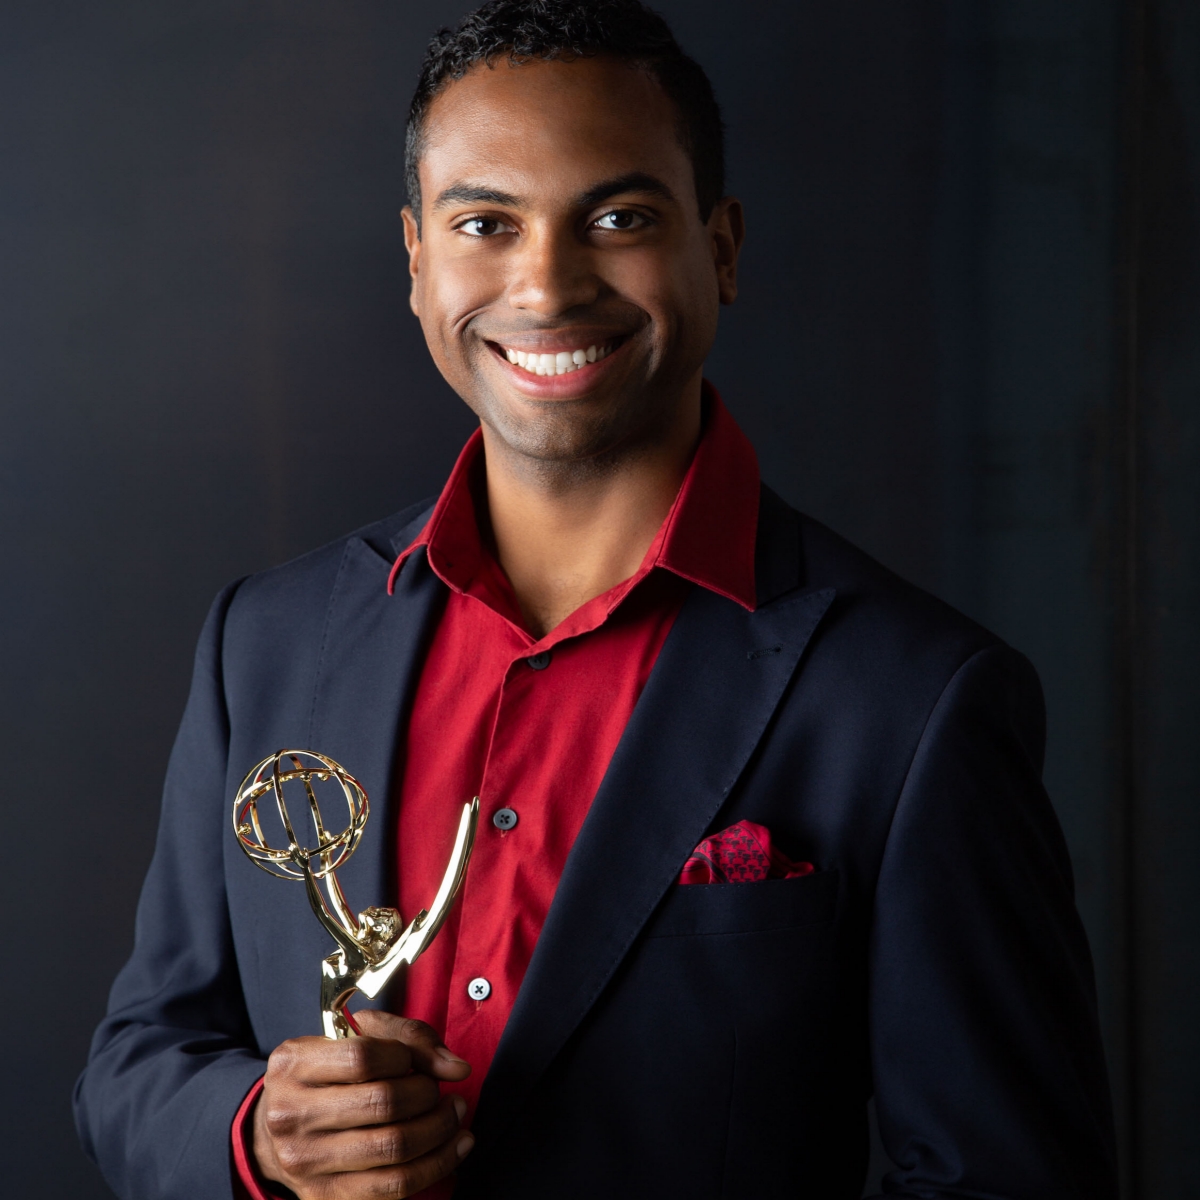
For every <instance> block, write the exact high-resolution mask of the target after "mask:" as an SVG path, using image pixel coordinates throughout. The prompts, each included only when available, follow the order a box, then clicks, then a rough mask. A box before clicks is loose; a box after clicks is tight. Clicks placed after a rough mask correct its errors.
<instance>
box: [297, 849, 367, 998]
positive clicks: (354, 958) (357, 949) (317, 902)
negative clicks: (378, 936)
mask: <svg viewBox="0 0 1200 1200" xmlns="http://www.w3.org/2000/svg"><path fill="white" fill-rule="evenodd" d="M301 865H302V866H303V868H304V890H305V891H306V892H307V893H308V902H309V904H310V905H311V906H312V910H313V912H314V913H316V916H317V920H318V921H320V922H321V924H322V925H324V926H325V928H326V930H328V932H329V935H330V936H331V937H332V938H333V940H334V941H335V942H337V944H338V945H339V946H340V947H341V948H342V952H343V953H344V954H345V956H346V963H347V970H348V971H349V973H350V974H351V975H354V974H356V973H357V972H359V971H361V970H363V969H364V968H365V967H366V965H367V960H366V956H365V955H364V954H363V949H362V946H360V945H359V944H358V939H357V938H356V937H355V936H354V934H353V933H351V932H350V930H348V929H347V928H346V927H345V926H344V925H343V924H342V923H341V922H340V921H339V920H338V919H337V917H335V916H334V914H333V913H332V912H331V911H330V909H329V905H328V904H327V903H326V902H325V897H324V896H322V895H321V889H320V888H319V887H318V886H317V881H316V879H315V878H314V877H313V872H312V867H311V865H310V864H309V862H308V859H307V858H306V859H305V860H304V861H303V863H302V864H301ZM338 891H339V894H340V891H341V889H340V888H339V889H338Z"/></svg>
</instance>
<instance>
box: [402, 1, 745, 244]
mask: <svg viewBox="0 0 1200 1200" xmlns="http://www.w3.org/2000/svg"><path fill="white" fill-rule="evenodd" d="M601 54H603V55H609V56H611V57H613V58H619V59H623V60H624V61H626V62H629V63H631V64H632V65H635V66H638V67H641V68H642V69H643V70H645V71H647V72H649V74H650V75H651V76H652V77H653V78H654V79H655V80H657V82H658V83H659V85H660V86H661V87H662V89H663V91H664V92H666V94H667V96H668V97H669V98H670V99H671V101H672V102H673V103H674V105H675V108H676V110H677V112H678V114H679V120H678V125H677V132H678V137H679V141H680V143H681V144H682V146H683V148H684V150H686V151H687V153H688V156H689V157H690V158H691V160H692V174H693V177H694V179H695V186H696V201H697V204H698V206H699V209H700V218H701V220H705V221H707V220H708V217H709V214H710V213H711V212H712V209H713V205H714V204H716V202H717V201H718V200H719V199H720V198H721V197H722V196H723V195H724V194H725V128H724V125H723V124H722V122H721V110H720V108H719V107H718V105H717V100H716V97H715V96H714V95H713V89H712V84H711V83H710V82H709V80H708V76H707V75H705V73H704V69H703V68H702V67H701V66H700V65H699V64H698V63H697V62H696V61H695V60H694V59H691V58H689V57H688V56H687V55H686V54H684V52H683V51H682V50H681V49H680V47H679V43H678V42H676V40H675V36H674V35H673V34H672V33H671V29H670V27H669V26H668V25H667V23H666V21H664V20H663V18H662V17H660V16H659V15H658V13H656V12H652V11H651V10H650V9H648V8H647V7H646V6H645V5H644V4H642V3H640V0H488V3H487V4H484V5H483V6H482V7H480V8H477V9H476V10H475V11H474V12H471V13H468V14H467V15H466V16H465V17H463V19H462V20H461V21H459V23H458V26H457V28H455V29H453V30H451V29H440V30H438V32H437V33H436V34H434V36H433V37H432V39H430V42H429V47H428V49H427V50H426V51H425V60H424V62H423V63H422V64H421V74H420V77H419V79H418V80H417V89H416V91H415V92H414V93H413V98H412V104H411V106H410V107H409V112H408V126H407V129H406V131H405V147H404V150H405V153H404V172H405V183H406V185H407V187H408V198H409V202H410V203H411V204H412V207H413V212H414V214H415V216H416V220H417V230H418V233H419V231H420V228H421V181H420V178H419V176H418V173H417V167H418V164H419V162H420V159H421V152H422V150H423V148H424V145H423V134H424V125H425V117H426V115H427V113H428V111H429V106H430V104H431V103H432V102H433V99H434V97H435V96H436V95H437V94H438V92H439V91H440V90H441V89H442V88H443V87H444V86H446V84H447V83H448V82H449V81H451V80H455V79H461V78H462V77H463V76H464V75H465V74H466V73H467V71H469V70H470V69H471V67H473V66H475V64H476V63H489V64H491V63H494V62H496V61H498V60H499V59H502V58H507V59H508V60H509V61H510V62H514V63H524V62H530V61H532V60H535V59H543V60H549V59H558V60H562V61H568V62H569V61H572V60H574V59H576V58H588V57H592V56H594V55H601Z"/></svg>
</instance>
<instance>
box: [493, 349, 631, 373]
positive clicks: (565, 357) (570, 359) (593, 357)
mask: <svg viewBox="0 0 1200 1200" xmlns="http://www.w3.org/2000/svg"><path fill="white" fill-rule="evenodd" d="M615 346H616V343H615V342H613V341H608V342H602V343H601V344H600V345H599V346H588V347H587V348H586V349H583V348H582V347H581V348H580V349H578V350H560V351H558V353H557V354H527V353H526V352H525V351H524V350H513V349H512V348H511V347H509V346H501V347H500V349H501V350H503V352H504V355H505V357H506V358H507V359H508V361H509V362H510V363H512V365H513V366H514V367H520V368H521V369H522V370H524V371H528V372H529V374H530V375H569V374H570V373H571V372H572V371H578V370H579V369H580V368H581V367H586V366H587V365H588V364H589V363H595V362H599V361H600V360H601V359H603V358H607V357H608V356H609V355H610V354H611V353H612V352H613V350H614V348H615Z"/></svg>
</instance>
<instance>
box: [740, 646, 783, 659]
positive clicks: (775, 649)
mask: <svg viewBox="0 0 1200 1200" xmlns="http://www.w3.org/2000/svg"><path fill="white" fill-rule="evenodd" d="M782 649H783V647H782V646H763V648H762V649H761V650H751V651H750V653H749V654H747V655H746V657H747V658H749V659H755V658H766V657H767V655H768V654H778V653H779V652H780V651H781V650H782Z"/></svg>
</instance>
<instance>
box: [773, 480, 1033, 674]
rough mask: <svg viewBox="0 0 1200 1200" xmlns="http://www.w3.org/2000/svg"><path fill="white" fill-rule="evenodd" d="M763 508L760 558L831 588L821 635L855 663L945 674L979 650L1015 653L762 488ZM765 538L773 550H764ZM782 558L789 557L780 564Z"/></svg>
mask: <svg viewBox="0 0 1200 1200" xmlns="http://www.w3.org/2000/svg"><path fill="white" fill-rule="evenodd" d="M761 513H762V515H761V518H760V532H759V537H760V543H762V545H760V562H762V564H763V566H764V567H765V568H767V569H769V570H771V571H773V572H774V574H775V575H776V577H777V578H778V577H782V576H783V575H784V574H785V573H786V574H788V575H790V576H791V577H792V578H793V579H795V581H796V583H797V584H798V585H799V587H800V588H801V589H803V590H806V591H820V590H822V589H826V588H828V589H832V590H833V592H834V593H835V595H834V598H833V601H832V603H831V604H830V607H829V610H828V612H827V614H826V616H825V618H824V619H823V620H822V640H823V641H827V642H828V641H831V642H833V643H834V644H836V645H837V646H838V647H839V648H840V650H841V651H842V652H843V654H844V656H845V657H846V660H847V662H852V661H853V662H857V663H858V664H859V666H860V667H861V669H862V671H863V672H864V673H865V674H867V675H877V676H882V675H886V674H890V673H891V671H892V670H896V669H900V668H901V667H902V665H906V666H907V667H908V668H910V669H916V670H918V671H920V670H922V669H925V670H931V671H932V672H933V674H934V675H936V676H940V677H941V678H942V679H943V680H945V679H946V678H948V675H947V672H949V673H950V674H953V672H954V671H955V670H957V668H958V667H959V666H961V664H962V663H964V662H965V661H966V660H967V659H969V658H971V657H972V656H973V655H975V654H977V653H979V652H980V651H982V650H988V649H993V648H994V649H999V650H1001V651H1007V652H1008V653H1010V654H1016V652H1015V651H1012V650H1011V649H1010V648H1009V647H1007V646H1006V645H1005V643H1004V642H1003V641H1002V640H1001V639H1000V638H999V637H997V636H996V635H995V634H994V633H992V632H991V631H990V630H988V629H986V628H984V626H982V625H980V624H979V623H978V622H977V621H974V620H972V619H971V618H970V617H968V616H966V615H965V614H964V613H961V612H959V611H958V610H957V609H956V608H954V607H953V606H951V605H950V604H947V603H946V602H945V601H944V600H940V599H938V597H936V596H934V595H932V594H930V593H929V592H927V591H925V590H924V589H923V588H920V587H917V586H916V585H915V584H913V583H909V582H908V581H907V580H905V579H903V578H901V577H900V576H899V575H897V574H896V573H895V572H894V571H892V570H889V569H888V568H887V567H885V566H884V565H883V564H882V563H880V562H878V561H877V560H876V559H874V558H872V557H871V555H869V554H867V553H866V551H864V550H862V549H860V548H859V547H858V546H855V545H854V544H853V543H852V542H850V541H848V540H847V539H846V538H844V537H842V536H841V535H840V534H838V533H835V532H834V531H833V530H832V529H830V528H829V527H828V526H826V525H823V524H822V523H821V522H820V521H817V520H815V519H814V518H812V517H810V516H807V515H805V514H804V513H800V512H797V511H796V510H795V509H794V508H792V507H791V506H790V505H788V504H787V503H786V502H785V501H783V500H782V499H780V498H779V497H778V496H777V495H775V493H773V492H771V491H770V490H769V489H767V488H764V489H763V502H762V509H761ZM771 545H774V546H775V547H776V549H775V550H774V551H771V550H770V549H765V550H764V547H769V546H771ZM771 559H774V560H775V563H774V565H770V560H771ZM781 559H791V563H789V564H788V566H787V568H786V571H785V569H784V568H783V566H782V565H781V561H780V560H781ZM793 564H794V565H793ZM1017 657H1020V656H1019V655H1017Z"/></svg>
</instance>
